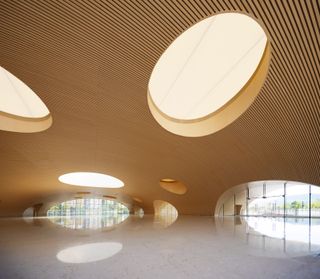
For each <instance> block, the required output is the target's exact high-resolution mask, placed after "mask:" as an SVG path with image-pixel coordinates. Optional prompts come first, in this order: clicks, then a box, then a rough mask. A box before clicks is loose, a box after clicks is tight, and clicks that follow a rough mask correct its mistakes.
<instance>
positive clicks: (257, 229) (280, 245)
mask: <svg viewBox="0 0 320 279" xmlns="http://www.w3.org/2000/svg"><path fill="white" fill-rule="evenodd" d="M218 223H220V225H222V228H223V230H224V231H226V230H229V229H231V228H232V231H233V233H234V235H235V236H236V237H239V238H241V237H242V236H245V240H246V243H247V244H248V245H250V246H253V247H255V248H260V249H263V250H270V251H275V250H276V251H281V252H283V253H289V254H290V253H293V254H294V253H299V254H301V253H312V252H319V251H320V219H319V218H310V219H309V218H271V217H270V218H268V217H235V218H233V217H232V218H223V219H222V222H221V220H220V222H218Z"/></svg>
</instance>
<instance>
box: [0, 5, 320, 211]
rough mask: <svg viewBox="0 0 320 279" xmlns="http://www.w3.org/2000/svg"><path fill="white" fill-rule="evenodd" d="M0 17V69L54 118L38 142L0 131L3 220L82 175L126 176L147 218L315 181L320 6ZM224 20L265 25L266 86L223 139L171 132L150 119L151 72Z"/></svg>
mask: <svg viewBox="0 0 320 279" xmlns="http://www.w3.org/2000/svg"><path fill="white" fill-rule="evenodd" d="M0 10H1V13H0V26H1V27H0V65H1V67H4V68H6V69H8V70H9V71H10V72H11V73H13V74H15V75H17V76H19V77H21V79H22V80H24V81H25V82H26V83H27V84H28V85H29V86H30V87H31V88H33V89H34V90H35V91H36V92H37V94H38V95H39V97H40V98H41V99H42V100H43V101H44V102H45V103H46V104H47V105H48V107H50V111H51V113H52V115H53V117H54V118H55V123H54V125H53V126H52V127H51V128H50V129H49V130H47V131H45V132H41V133H37V134H32V135H24V134H23V135H22V134H16V133H9V132H4V131H0V152H1V157H0V167H1V176H0V185H1V186H0V187H1V202H0V214H1V215H14V214H17V212H19V213H21V212H22V211H23V209H25V208H26V207H28V206H29V204H30V202H32V201H35V200H41V199H42V198H43V197H46V196H47V195H51V194H58V193H64V192H66V191H69V190H68V188H67V187H68V186H66V185H62V184H61V183H59V182H58V180H57V179H56V178H57V177H58V176H59V175H60V174H61V173H66V172H72V171H75V170H78V169H86V170H88V171H95V172H102V173H103V172H104V171H105V170H108V172H110V173H112V174H113V175H115V176H116V177H121V178H122V180H123V181H124V183H125V184H126V187H125V189H120V190H119V192H125V193H126V194H129V195H132V196H138V197H140V198H141V199H142V200H143V205H142V206H143V207H144V209H145V211H146V212H148V211H149V212H150V211H152V202H153V200H155V199H163V200H166V201H168V202H170V203H172V204H173V205H174V206H175V207H176V208H177V209H178V211H179V213H182V214H183V213H194V214H200V213H201V214H212V212H213V209H214V206H215V203H216V201H217V199H218V197H219V196H220V194H221V193H223V192H224V191H225V190H226V189H228V188H230V187H232V186H234V185H237V184H240V183H243V182H246V181H253V180H264V179H283V180H295V181H303V182H307V183H312V184H316V185H319V184H320V168H319V161H320V145H319V142H320V141H319V140H320V123H319V122H320V94H319V91H320V84H319V79H320V74H319V73H320V59H319V55H320V44H319V42H320V33H319V30H320V26H319V25H320V24H319V22H320V8H319V3H318V1H316V0H313V1H283V2H280V1H258V0H253V1H229V0H228V1H227V0H225V1H223V0H219V1H218V0H217V1H212V2H209V1H197V2H194V1H182V0H181V1H161V2H159V1H139V2H138V1H132V2H127V1H110V2H100V1H99V2H94V1H92V2H91V1H77V2H76V3H75V2H72V1H63V2H57V1H51V2H48V1H46V2H42V1H5V0H0ZM222 11H224V12H225V11H239V12H244V13H247V14H249V15H250V16H252V17H254V18H255V19H256V20H257V21H258V22H259V23H261V25H262V26H264V27H265V30H266V31H267V33H268V36H269V38H270V42H271V50H272V51H271V52H272V58H271V62H270V68H269V73H268V76H267V79H266V82H265V84H264V86H263V88H262V90H261V92H260V94H259V95H258V97H257V99H256V100H255V102H254V103H253V105H252V106H250V108H249V109H248V110H247V111H246V112H245V113H244V114H243V115H241V117H240V118H238V119H237V120H236V121H235V122H233V123H232V124H231V125H229V126H228V127H226V128H224V129H222V130H221V131H219V132H217V133H215V134H212V135H209V136H206V137H202V138H183V137H180V136H176V135H173V134H171V133H169V132H167V131H165V130H164V129H163V128H161V127H160V126H159V125H158V124H157V123H156V121H155V120H154V119H153V117H152V115H151V114H150V112H149V109H148V105H147V85H148V81H149V78H150V74H151V72H152V69H153V67H154V65H155V63H156V62H157V61H158V59H159V57H160V56H161V54H162V53H163V52H164V51H165V49H166V48H167V47H168V46H169V45H170V44H171V42H172V41H173V40H174V39H175V38H176V37H177V36H179V34H181V33H182V32H183V31H184V30H186V29H188V28H189V27H190V26H192V25H193V24H195V23H196V22H198V21H200V20H201V19H204V18H205V17H207V16H210V15H213V14H215V13H217V12H222ZM168 175H169V176H170V177H175V178H177V179H179V180H182V181H184V182H185V183H186V184H187V185H188V192H187V193H186V194H185V195H183V196H177V195H173V194H171V193H168V192H166V191H163V190H162V189H161V188H160V187H159V185H158V181H159V180H160V179H161V178H162V177H166V176H168ZM81 190H83V188H82V189H81ZM75 191H79V189H78V190H77V189H75ZM103 193H105V194H114V192H112V193H109V192H107V191H106V192H103Z"/></svg>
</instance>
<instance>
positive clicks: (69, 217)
mask: <svg viewBox="0 0 320 279" xmlns="http://www.w3.org/2000/svg"><path fill="white" fill-rule="evenodd" d="M47 216H48V217H50V220H51V221H52V222H53V223H56V224H59V225H61V226H63V227H67V228H71V229H98V228H103V227H112V226H114V225H117V224H119V223H121V222H123V221H124V220H125V219H127V218H128V216H129V209H128V208H127V207H126V206H125V205H123V204H121V203H120V202H117V201H115V200H109V199H102V198H78V199H73V200H68V201H64V202H62V203H58V204H55V205H54V206H52V207H51V208H50V209H49V210H48V211H47Z"/></svg>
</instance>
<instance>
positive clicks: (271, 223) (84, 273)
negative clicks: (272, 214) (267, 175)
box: [0, 214, 320, 279]
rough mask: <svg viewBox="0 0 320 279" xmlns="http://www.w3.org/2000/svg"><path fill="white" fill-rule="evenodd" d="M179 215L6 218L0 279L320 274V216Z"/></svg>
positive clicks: (0, 224)
mask: <svg viewBox="0 0 320 279" xmlns="http://www.w3.org/2000/svg"><path fill="white" fill-rule="evenodd" d="M92 217H93V216H92ZM120 217H121V216H120ZM176 217H177V215H176V216H175V215H170V214H169V215H160V216H159V215H158V216H156V217H155V216H153V215H148V214H146V215H145V216H144V217H143V218H142V219H141V218H139V217H137V216H133V215H132V216H129V217H128V219H127V220H126V221H125V222H123V223H122V224H121V225H119V226H114V227H111V228H110V229H98V230H89V229H88V230H83V229H85V228H98V227H101V223H102V222H104V223H102V224H103V226H105V225H107V224H109V225H111V226H112V225H113V224H116V223H118V222H120V221H121V220H122V219H124V218H123V217H122V218H119V219H118V220H112V221H110V219H109V221H107V220H108V218H105V219H107V220H105V221H102V220H103V218H102V219H101V218H95V217H94V218H93V219H92V218H91V220H90V221H88V220H86V218H88V216H87V217H85V218H80V219H79V218H76V217H74V218H63V217H62V218H51V219H52V220H51V221H53V220H54V219H55V221H57V222H58V223H60V225H61V226H67V225H68V226H69V227H71V228H75V229H76V230H74V229H61V228H62V227H61V226H60V225H58V224H57V225H55V224H53V223H51V221H49V220H50V218H47V217H42V218H35V219H34V221H35V222H36V223H37V224H40V226H38V225H30V224H29V223H26V222H25V221H24V219H22V218H2V219H1V218H0V278H5V279H11V278H26V279H43V278H44V277H45V278H48V279H57V278H79V279H85V278H103V276H104V277H107V278H141V279H144V278H146V279H149V278H154V277H156V278H167V277H168V278H233V279H242V278H246V279H258V278H259V279H270V278H281V279H292V278H296V279H298V278H299V279H300V278H303V279H314V278H318V277H319V276H318V275H319V274H320V257H319V256H317V255H318V254H319V253H320V242H319V237H320V232H319V225H320V219H312V220H310V221H311V222H310V226H309V224H308V222H309V219H302V218H301V219H289V218H288V219H287V220H286V222H284V219H282V218H257V217H250V218H234V217H226V218H213V217H212V216H184V215H179V219H178V221H177V222H175V221H176V220H177V219H176ZM81 219H82V221H80V220H81ZM89 219H90V217H89ZM85 220H86V221H85ZM92 220H94V221H92ZM28 221H29V219H28ZM154 222H156V223H154ZM32 224H33V223H32ZM84 224H85V225H84ZM169 225H171V226H170V227H169V228H168V229H156V228H155V227H154V226H156V227H158V228H164V227H168V226H169ZM115 227H116V229H113V228H115ZM77 228H78V229H79V230H77ZM80 229H81V230H80ZM106 231H107V233H105V232H106ZM122 245H123V246H122ZM89 262H92V264H81V263H89ZM66 263H67V264H66ZM76 264H77V265H76ZM199 270H201V272H199ZM155 274H156V276H155ZM168 274H169V275H168ZM229 275H230V276H229Z"/></svg>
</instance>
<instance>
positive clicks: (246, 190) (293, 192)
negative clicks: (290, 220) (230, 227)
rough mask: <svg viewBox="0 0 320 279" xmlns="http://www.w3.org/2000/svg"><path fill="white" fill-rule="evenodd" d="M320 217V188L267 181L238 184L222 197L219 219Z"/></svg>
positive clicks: (216, 210) (218, 211) (218, 206)
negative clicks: (240, 216) (234, 217)
mask: <svg viewBox="0 0 320 279" xmlns="http://www.w3.org/2000/svg"><path fill="white" fill-rule="evenodd" d="M237 215H244V216H271V217H283V216H287V217H320V187H318V186H315V185H311V184H306V183H302V182H295V181H282V180H265V181H253V182H248V183H244V184H241V185H237V186H235V187H233V188H231V189H229V190H227V191H226V192H224V193H223V194H222V195H221V197H220V198H219V200H218V202H217V204H216V208H215V216H237Z"/></svg>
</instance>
